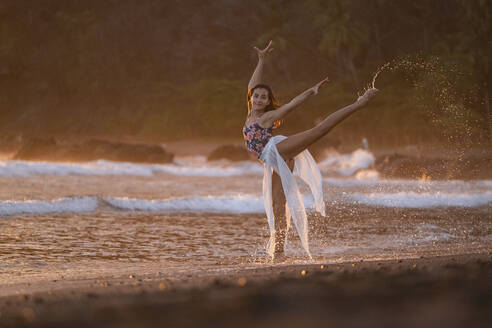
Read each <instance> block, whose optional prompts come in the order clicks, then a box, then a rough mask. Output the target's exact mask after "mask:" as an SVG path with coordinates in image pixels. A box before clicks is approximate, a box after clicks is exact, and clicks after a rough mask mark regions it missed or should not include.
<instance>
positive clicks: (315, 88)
mask: <svg viewBox="0 0 492 328" xmlns="http://www.w3.org/2000/svg"><path fill="white" fill-rule="evenodd" d="M328 82H330V80H329V79H328V78H325V79H324V80H322V81H321V82H319V83H317V84H316V85H315V86H314V87H312V88H311V89H310V90H311V91H312V92H313V94H314V95H317V94H318V91H319V88H320V87H321V86H322V85H323V84H325V83H328Z"/></svg>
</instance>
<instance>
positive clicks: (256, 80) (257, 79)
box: [248, 40, 273, 91]
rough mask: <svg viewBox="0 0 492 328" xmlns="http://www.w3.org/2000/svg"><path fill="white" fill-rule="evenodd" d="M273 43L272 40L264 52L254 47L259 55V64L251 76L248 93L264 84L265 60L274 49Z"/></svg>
mask: <svg viewBox="0 0 492 328" xmlns="http://www.w3.org/2000/svg"><path fill="white" fill-rule="evenodd" d="M272 43H273V42H272V40H270V42H269V43H268V45H267V46H266V48H265V49H263V50H260V49H258V48H257V47H254V49H255V50H256V52H257V53H258V64H257V65H256V68H255V71H254V72H253V76H251V79H250V80H249V84H248V91H249V90H251V89H252V88H253V87H254V86H255V85H258V84H260V83H261V82H262V77H263V62H264V58H265V57H266V55H267V54H268V53H269V52H271V51H273V48H271V46H272Z"/></svg>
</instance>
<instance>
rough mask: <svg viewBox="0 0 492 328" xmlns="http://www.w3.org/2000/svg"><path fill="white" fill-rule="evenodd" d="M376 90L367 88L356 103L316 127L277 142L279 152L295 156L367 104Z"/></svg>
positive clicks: (288, 156) (289, 157) (286, 157)
mask: <svg viewBox="0 0 492 328" xmlns="http://www.w3.org/2000/svg"><path fill="white" fill-rule="evenodd" d="M376 92H377V90H376V89H369V90H367V91H366V93H365V94H364V95H363V96H362V97H360V98H359V100H357V101H356V102H355V103H353V104H351V105H348V106H346V107H344V108H342V109H339V110H337V111H336V112H335V113H333V114H331V115H330V116H328V117H327V118H325V119H324V120H323V121H322V122H321V123H320V124H318V125H317V126H315V127H314V128H312V129H309V130H306V131H303V132H300V133H297V134H294V135H292V136H289V137H287V139H284V140H282V141H281V142H279V143H278V144H277V150H278V152H279V153H280V155H281V156H282V157H283V158H284V159H285V160H288V159H292V158H294V157H295V156H296V155H298V154H299V153H300V152H302V151H303V150H305V149H306V148H308V147H309V146H310V145H312V144H313V143H314V142H316V141H317V140H319V139H320V138H321V137H323V136H324V135H326V134H327V133H328V132H330V130H331V129H333V128H334V127H335V126H336V125H337V124H338V123H340V122H342V121H343V120H344V119H346V118H347V117H349V116H350V115H352V114H353V113H355V112H356V111H357V110H359V109H360V108H362V107H363V106H364V105H366V104H367V102H368V101H369V99H370V98H371V97H373V96H374V95H375V94H376Z"/></svg>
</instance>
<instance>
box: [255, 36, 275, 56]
mask: <svg viewBox="0 0 492 328" xmlns="http://www.w3.org/2000/svg"><path fill="white" fill-rule="evenodd" d="M272 44H273V41H272V40H270V42H269V43H268V45H267V46H266V48H265V49H263V50H260V49H258V47H253V48H254V49H255V50H256V52H257V53H258V59H263V58H265V57H266V55H267V54H268V53H270V52H272V51H273V48H271V46H272Z"/></svg>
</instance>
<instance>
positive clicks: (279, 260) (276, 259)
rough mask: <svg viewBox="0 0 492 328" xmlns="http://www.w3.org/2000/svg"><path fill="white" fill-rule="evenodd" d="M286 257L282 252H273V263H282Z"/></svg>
mask: <svg viewBox="0 0 492 328" xmlns="http://www.w3.org/2000/svg"><path fill="white" fill-rule="evenodd" d="M286 259H287V257H286V256H285V254H284V253H275V254H274V255H273V263H283V262H285V260H286Z"/></svg>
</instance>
